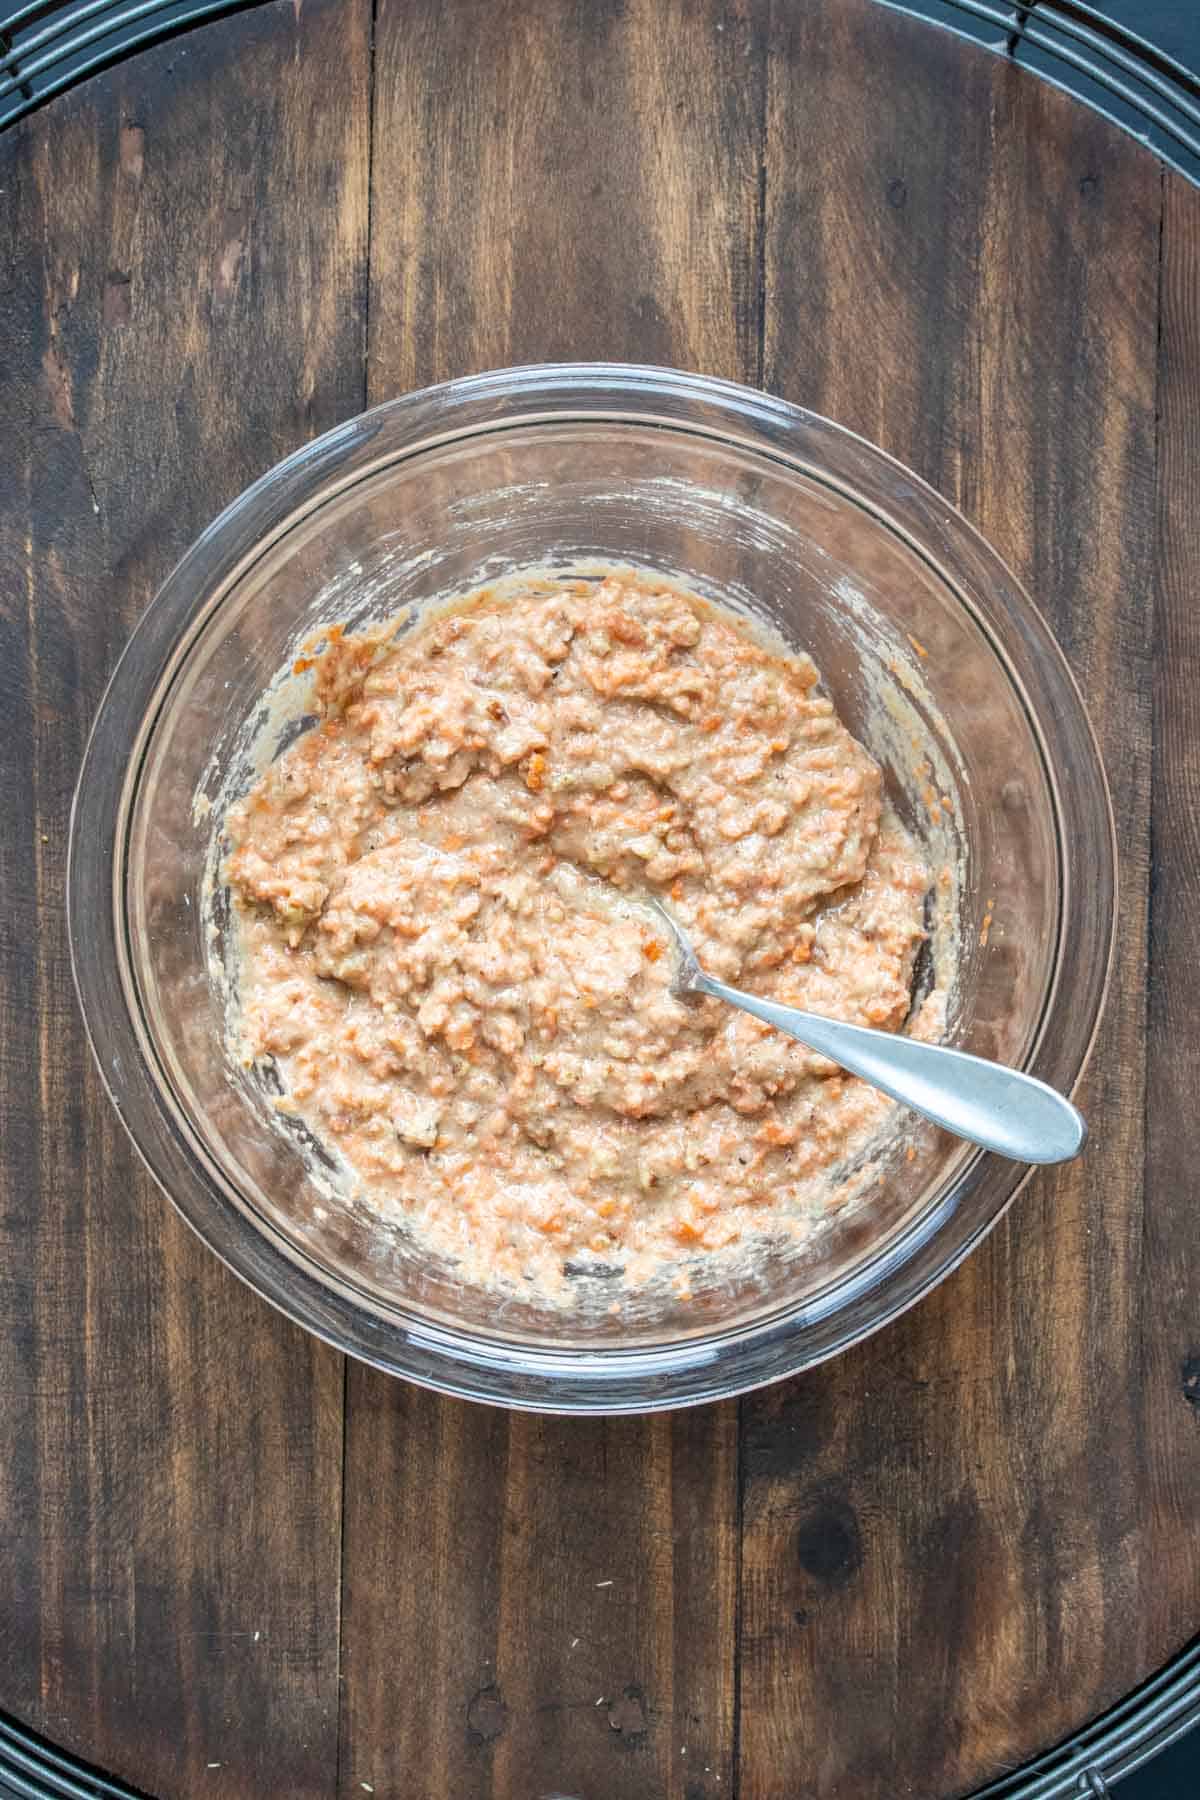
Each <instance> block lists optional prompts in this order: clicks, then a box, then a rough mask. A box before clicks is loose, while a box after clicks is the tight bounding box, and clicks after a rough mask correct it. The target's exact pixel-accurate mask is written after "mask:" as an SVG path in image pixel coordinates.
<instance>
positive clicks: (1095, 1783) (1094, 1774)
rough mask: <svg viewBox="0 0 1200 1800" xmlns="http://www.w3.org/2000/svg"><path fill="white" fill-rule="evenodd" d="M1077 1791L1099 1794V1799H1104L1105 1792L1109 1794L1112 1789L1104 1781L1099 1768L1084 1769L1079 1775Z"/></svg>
mask: <svg viewBox="0 0 1200 1800" xmlns="http://www.w3.org/2000/svg"><path fill="white" fill-rule="evenodd" d="M1079 1792H1080V1793H1081V1794H1092V1795H1099V1796H1100V1800H1104V1796H1105V1795H1106V1794H1111V1793H1112V1789H1111V1788H1110V1787H1109V1785H1108V1783H1107V1781H1105V1779H1104V1777H1103V1775H1102V1774H1101V1773H1100V1771H1099V1769H1085V1770H1084V1771H1083V1773H1082V1775H1081V1776H1080V1777H1079Z"/></svg>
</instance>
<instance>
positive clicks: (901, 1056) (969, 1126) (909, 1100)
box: [650, 899, 1087, 1163]
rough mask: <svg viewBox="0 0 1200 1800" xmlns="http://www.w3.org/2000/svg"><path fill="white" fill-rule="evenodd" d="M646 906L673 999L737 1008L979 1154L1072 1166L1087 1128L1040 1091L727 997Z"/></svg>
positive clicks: (1039, 1084) (764, 1003)
mask: <svg viewBox="0 0 1200 1800" xmlns="http://www.w3.org/2000/svg"><path fill="white" fill-rule="evenodd" d="M650 905H651V906H652V907H653V908H654V911H655V912H656V913H658V915H659V916H660V917H661V918H662V919H663V920H664V921H665V922H666V924H667V926H668V927H669V929H670V933H671V937H672V939H673V941H674V944H675V949H676V958H675V973H674V977H673V979H672V983H671V986H672V990H673V991H674V992H675V993H676V994H679V995H680V996H684V995H689V994H709V995H711V996H712V998H713V999H714V1000H728V1002H729V1004H730V1005H731V1006H740V1007H741V1009H742V1011H743V1012H748V1013H751V1014H752V1015H753V1016H754V1018H756V1019H762V1020H763V1022H764V1023H765V1024H767V1025H774V1026H775V1027H776V1029H777V1030H779V1031H786V1032H787V1033H788V1035H789V1037H794V1038H797V1039H799V1041H800V1043H802V1044H806V1045H807V1046H808V1048H809V1049H810V1050H816V1051H817V1052H818V1053H819V1054H820V1055H821V1056H827V1057H828V1058H829V1059H830V1061H831V1062H835V1063H838V1064H840V1066H841V1067H842V1068H843V1069H847V1070H849V1072H850V1074H851V1075H860V1076H861V1077H862V1079H863V1080H864V1081H869V1082H870V1084H871V1086H872V1087H877V1088H880V1089H881V1090H882V1091H883V1092H884V1093H885V1094H890V1095H891V1097H892V1099H893V1100H899V1101H901V1102H902V1103H903V1104H904V1105H905V1106H911V1107H912V1108H913V1110H914V1111H915V1112H919V1113H924V1114H925V1117H926V1118H927V1119H932V1120H933V1122H934V1124H935V1125H943V1126H944V1127H945V1128H946V1130H947V1131H952V1132H954V1133H955V1135H956V1136H958V1137H962V1138H969V1139H970V1141H971V1142H972V1143H973V1144H982V1145H983V1147H984V1149H985V1150H998V1151H999V1152H1000V1154H1001V1156H1011V1157H1012V1158H1013V1159H1014V1160H1015V1161H1017V1162H1028V1163H1057V1162H1069V1161H1070V1160H1071V1158H1072V1157H1073V1156H1078V1155H1079V1152H1080V1151H1081V1150H1082V1149H1083V1145H1084V1140H1085V1138H1086V1137H1087V1126H1086V1125H1085V1124H1084V1121H1083V1116H1082V1114H1081V1113H1080V1112H1079V1111H1078V1110H1077V1109H1076V1108H1075V1107H1074V1106H1072V1105H1071V1102H1070V1101H1069V1100H1067V1099H1066V1098H1064V1096H1063V1095H1062V1094H1059V1093H1056V1092H1055V1090H1054V1089H1053V1088H1052V1087H1047V1085H1046V1083H1045V1082H1044V1081H1038V1080H1037V1079H1036V1078H1035V1077H1034V1076H1032V1075H1022V1074H1021V1072H1020V1071H1019V1070H1018V1069H1006V1068H1005V1067H1004V1066H1003V1064H1001V1063H994V1062H988V1061H987V1060H986V1059H985V1058H984V1057H982V1056H968V1055H967V1053H966V1051H965V1050H951V1049H950V1048H949V1047H948V1046H947V1045H945V1044H922V1043H920V1042H918V1041H917V1040H916V1039H915V1038H910V1037H895V1036H893V1035H892V1033H891V1032H890V1031H873V1030H872V1029H871V1028H870V1026H867V1025H846V1024H844V1023H843V1022H842V1021H841V1020H840V1019H826V1018H822V1017H821V1015H820V1014H819V1013H810V1012H802V1011H801V1010H800V1008H799V1007H797V1006H780V1005H778V1004H777V1003H776V1002H775V1001H773V1000H758V999H756V998H755V996H754V995H753V994H743V993H742V992H741V991H740V990H739V989H738V988H732V987H727V986H726V984H725V983H724V982H723V981H717V980H716V979H715V977H714V976H712V975H706V974H705V973H704V970H703V969H702V968H701V967H700V964H699V963H698V962H697V961H696V953H695V951H694V950H693V949H692V946H691V944H690V942H689V941H688V939H687V937H686V936H685V935H684V933H683V931H682V930H681V929H680V927H679V926H678V925H677V924H676V923H675V920H674V919H673V918H672V917H671V915H670V913H669V912H668V911H667V909H666V907H665V906H661V905H660V904H659V902H658V901H657V900H653V899H651V900H650Z"/></svg>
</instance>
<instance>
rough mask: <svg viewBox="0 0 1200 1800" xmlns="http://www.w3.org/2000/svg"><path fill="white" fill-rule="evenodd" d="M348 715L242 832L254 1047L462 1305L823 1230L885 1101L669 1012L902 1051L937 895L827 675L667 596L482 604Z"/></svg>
mask: <svg viewBox="0 0 1200 1800" xmlns="http://www.w3.org/2000/svg"><path fill="white" fill-rule="evenodd" d="M316 679H317V691H318V695H319V704H320V707H321V710H322V715H323V716H322V719H321V721H320V722H319V723H318V724H317V725H315V726H314V727H313V728H312V729H311V730H309V731H308V732H306V733H305V734H304V735H303V736H302V737H301V738H300V739H299V740H298V741H297V742H296V743H295V744H294V745H293V746H292V747H291V748H290V749H289V750H288V751H286V752H285V753H284V755H282V756H281V757H280V758H279V759H278V760H277V761H276V762H275V764H274V765H273V766H272V768H271V769H270V770H269V772H268V773H267V774H266V775H265V776H264V777H263V779H262V780H261V781H259V783H258V784H257V785H256V786H255V787H254V789H253V790H252V791H251V792H250V794H249V795H248V796H247V797H246V798H245V800H243V801H242V802H241V803H240V804H239V805H238V806H237V807H236V808H235V809H234V810H233V812H232V813H231V815H230V819H229V832H230V837H231V841H232V845H233V848H232V850H231V853H230V854H229V857H228V860H227V863H226V874H227V878H228V881H229V883H230V885H231V888H232V890H233V892H234V894H235V895H236V896H237V897H238V899H239V901H240V903H241V911H242V920H241V931H242V949H243V973H242V978H241V1008H242V1019H243V1035H244V1049H245V1053H246V1055H247V1056H248V1057H251V1058H253V1059H254V1060H255V1061H256V1062H259V1063H260V1064H270V1063H272V1062H273V1063H274V1065H275V1067H276V1069H277V1072H278V1076H279V1078H280V1079H281V1081H282V1086H283V1098H282V1099H281V1101H280V1102H279V1104H280V1106H281V1108H282V1109H284V1110H291V1111H294V1112H297V1113H298V1114H299V1115H300V1116H301V1117H302V1118H303V1120H304V1121H305V1123H306V1124H307V1125H308V1126H309V1128H310V1129H311V1130H312V1131H313V1132H314V1133H315V1134H316V1136H317V1137H318V1138H319V1139H320V1140H321V1141H322V1142H324V1143H325V1144H326V1145H327V1146H329V1147H330V1148H332V1149H334V1150H335V1151H336V1152H339V1153H340V1155H341V1157H342V1158H343V1159H344V1160H345V1161H346V1162H347V1163H349V1165H350V1166H351V1167H352V1169H353V1170H354V1171H355V1172H356V1174H357V1176H358V1177H359V1178H360V1182H361V1192H362V1195H363V1197H364V1199H365V1201H366V1203H367V1204H368V1205H370V1206H371V1207H372V1208H374V1209H375V1210H376V1211H378V1212H379V1213H381V1214H382V1215H383V1216H385V1217H394V1218H397V1219H399V1218H403V1219H404V1220H405V1221H406V1222H407V1223H408V1224H409V1225H411V1227H412V1228H413V1229H414V1230H415V1231H416V1232H417V1233H419V1234H421V1235H422V1238H423V1240H424V1241H426V1242H428V1244H429V1245H430V1248H431V1249H433V1250H435V1251H437V1252H441V1253H444V1254H445V1253H448V1254H451V1255H453V1256H455V1257H456V1258H458V1259H459V1260H460V1262H461V1264H462V1266H463V1268H464V1273H465V1274H466V1276H467V1278H469V1279H473V1280H480V1279H482V1280H490V1281H496V1282H498V1283H500V1284H501V1285H512V1284H514V1283H520V1284H523V1285H526V1286H528V1284H529V1283H530V1282H533V1283H536V1284H539V1285H540V1286H541V1287H542V1288H544V1289H545V1290H547V1291H550V1290H552V1289H553V1288H554V1287H555V1286H556V1284H559V1283H561V1280H562V1270H563V1267H564V1265H565V1264H567V1263H570V1264H572V1265H573V1266H577V1265H585V1266H586V1265H587V1264H588V1263H589V1262H591V1263H593V1264H594V1263H602V1264H606V1265H617V1266H620V1267H622V1268H624V1269H625V1271H626V1274H627V1276H628V1277H629V1278H633V1279H645V1278H647V1277H649V1276H650V1275H652V1274H654V1273H658V1272H661V1271H662V1270H663V1269H664V1267H667V1266H671V1267H673V1268H674V1269H675V1270H676V1271H677V1272H678V1271H683V1272H682V1273H677V1281H678V1282H679V1283H680V1284H686V1280H687V1276H686V1266H687V1263H688V1261H689V1259H691V1258H692V1257H695V1256H697V1255H706V1254H711V1253H714V1252H720V1251H722V1250H723V1249H725V1248H726V1247H727V1246H731V1245H733V1244H735V1243H737V1242H738V1241H739V1240H744V1239H748V1238H749V1237H751V1236H752V1235H753V1234H756V1233H761V1232H764V1231H768V1232H769V1231H772V1230H774V1231H776V1232H777V1231H779V1230H780V1229H781V1228H783V1229H790V1230H792V1231H798V1230H800V1229H804V1230H811V1229H812V1227H813V1224H814V1222H815V1219H816V1217H817V1216H818V1215H819V1210H820V1207H819V1200H818V1201H817V1202H816V1203H814V1201H813V1198H812V1196H813V1195H814V1194H816V1195H818V1196H819V1195H820V1193H821V1183H820V1181H819V1180H818V1181H814V1177H819V1176H820V1175H821V1174H822V1173H823V1172H827V1171H830V1170H832V1169H834V1168H835V1167H836V1166H837V1165H839V1164H842V1163H844V1162H845V1160H846V1159H847V1158H848V1156H850V1155H851V1154H852V1153H853V1152H854V1151H855V1149H856V1148H859V1147H861V1146H862V1145H863V1144H864V1143H865V1142H866V1141H867V1140H868V1139H869V1138H870V1136H871V1135H872V1134H873V1133H874V1132H875V1131H876V1129H877V1128H878V1127H879V1125H880V1124H881V1123H882V1121H883V1120H884V1118H885V1117H886V1116H887V1114H888V1111H889V1102H887V1101H886V1100H884V1099H883V1098H882V1097H881V1096H880V1095H878V1094H876V1093H875V1092H874V1091H873V1090H871V1089H870V1088H868V1087H866V1086H865V1085H863V1084H862V1083H860V1082H858V1081H855V1080H852V1079H851V1078H849V1077H847V1076H844V1075H842V1074H841V1073H840V1072H839V1071H838V1070H837V1069H835V1068H834V1066H833V1065H832V1064H830V1063H828V1062H825V1061H824V1060H823V1059H822V1058H820V1057H817V1056H814V1055H813V1054H812V1053H811V1052H809V1051H806V1050H805V1049H803V1048H802V1047H801V1046H800V1045H799V1044H796V1043H795V1042H793V1041H792V1040H791V1039H790V1038H787V1037H785V1036H783V1035H782V1034H781V1033H779V1032H774V1031H772V1030H770V1028H769V1027H767V1026H765V1025H762V1024H760V1023H758V1022H757V1021H756V1020H753V1019H751V1018H748V1017H747V1016H746V1015H745V1014H743V1013H739V1012H736V1011H734V1010H732V1009H731V1008H729V1007H725V1006H722V1005H721V1004H720V1003H719V1002H715V1001H702V1002H699V1003H697V1002H683V1001H679V1000H676V999H674V998H673V997H672V996H671V993H670V991H669V981H670V969H669V962H670V953H669V951H668V949H667V947H666V943H665V940H664V938H663V937H662V936H661V935H660V933H659V932H658V931H656V929H655V927H654V923H653V920H652V918H649V917H648V918H645V919H643V918H641V917H640V916H638V915H637V913H636V909H624V910H623V909H622V908H621V907H620V906H619V905H618V906H614V905H613V904H612V900H613V897H614V895H620V894H625V895H628V896H632V897H636V896H637V895H639V894H646V893H653V894H655V895H658V896H660V897H661V898H662V899H664V900H665V901H666V902H667V904H669V905H670V906H671V907H673V909H674V911H675V913H676V916H677V917H678V918H679V920H680V922H681V923H682V924H683V925H684V926H685V928H686V929H687V931H688V932H689V933H690V934H691V937H692V940H693V942H694V944H695V946H696V949H697V951H698V954H699V956H700V960H701V962H702V963H703V964H704V966H705V967H707V968H708V969H709V970H710V971H711V972H712V973H713V974H715V975H719V976H721V977H723V978H724V979H725V980H727V981H732V982H736V983H738V984H740V985H742V986H744V987H748V988H752V989H753V990H754V991H755V992H756V993H759V994H763V995H765V996H768V997H770V998H772V999H777V1000H782V1001H786V1002H789V1003H791V1004H794V1005H797V1006H804V1007H810V1008H812V1009H813V1010H814V1011H817V1012H824V1013H829V1014H832V1015H834V1016H836V1017H838V1018H842V1019H849V1020H853V1021H856V1022H859V1023H862V1024H867V1025H876V1026H882V1027H884V1028H886V1029H889V1030H896V1029H898V1028H899V1027H900V1026H901V1024H902V1023H903V1022H904V1020H905V1018H906V1016H907V1014H908V1011H909V1007H910V1001H911V992H910V990H911V982H912V972H913V963H914V958H915V955H916V952H917V949H918V947H919V946H920V944H921V942H922V939H923V936H924V933H923V929H922V920H923V906H924V899H925V894H926V891H927V889H928V886H929V874H928V871H927V869H926V868H925V866H924V864H923V862H922V860H921V858H920V856H919V855H918V853H917V851H916V849H915V847H914V844H913V842H912V840H911V839H910V837H909V836H908V834H907V833H906V832H905V830H904V829H903V827H902V826H901V825H900V823H899V821H898V820H897V819H896V818H895V817H894V815H893V814H892V813H891V811H890V809H889V808H888V807H887V806H886V805H885V804H884V803H883V802H882V798H881V780H880V774H879V770H878V768H877V767H876V765H875V763H874V762H873V761H872V759H871V758H870V756H869V755H868V754H867V752H866V751H865V750H864V749H863V748H862V747H861V745H859V744H858V743H857V742H856V741H855V740H854V739H853V738H852V737H851V736H850V735H849V733H848V732H847V731H846V730H845V728H844V727H843V725H842V724H841V723H840V721H839V720H838V718H837V717H836V715H835V713H834V710H833V707H832V704H831V703H830V701H829V700H828V699H826V698H825V697H824V696H823V695H822V694H821V693H820V692H819V690H818V687H817V672H816V670H815V669H814V667H813V665H812V663H811V662H810V661H809V660H808V659H807V658H805V657H803V656H797V657H781V656H777V655H774V654H772V653H770V652H769V651H767V650H766V649H764V648H763V647H762V646H761V645H760V644H759V643H758V642H756V640H755V639H754V638H753V637H752V636H751V634H750V632H749V631H748V629H746V628H745V627H744V626H743V625H742V624H741V623H740V622H739V621H738V620H737V619H736V618H735V617H734V616H733V615H731V614H727V613H724V612H718V611H716V610H714V609H713V608H712V607H710V606H708V605H706V604H705V603H703V602H701V601H699V600H696V599H694V598H692V597H691V596H688V595H685V594H682V593H681V592H680V591H679V590H678V589H676V588H674V587H670V586H668V585H667V584H665V583H662V584H656V583H655V582H653V581H652V580H650V579H645V578H633V577H629V578H627V579H617V578H610V579H606V580H604V581H603V582H601V583H599V584H597V583H594V582H586V581H564V582H559V583H551V582H547V581H539V582H530V583H529V584H527V587H526V590H525V593H524V594H523V596H522V597H520V598H517V599H515V600H514V599H512V598H511V597H506V598H505V599H503V600H501V599H499V598H497V597H496V596H495V595H493V594H489V593H488V592H487V591H486V590H485V591H484V592H482V593H480V594H479V595H477V596H475V597H474V598H473V600H472V601H471V602H469V603H468V604H467V605H465V606H463V607H461V608H459V609H457V610H455V611H454V612H453V613H451V614H449V615H444V616H442V617H441V618H440V619H438V620H436V621H434V622H431V623H428V624H426V625H425V626H423V627H421V628H419V629H417V630H414V631H413V632H412V633H411V635H409V636H407V637H404V638H402V639H399V640H394V641H393V642H392V644H391V646H390V647H388V646H386V645H381V644H380V643H379V642H377V641H375V642H373V641H369V640H353V639H345V640H343V639H340V638H339V637H338V636H337V634H336V633H331V634H330V641H329V645H328V647H327V648H326V649H325V651H324V653H323V654H322V655H321V656H320V657H319V659H318V661H317V677H316Z"/></svg>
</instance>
